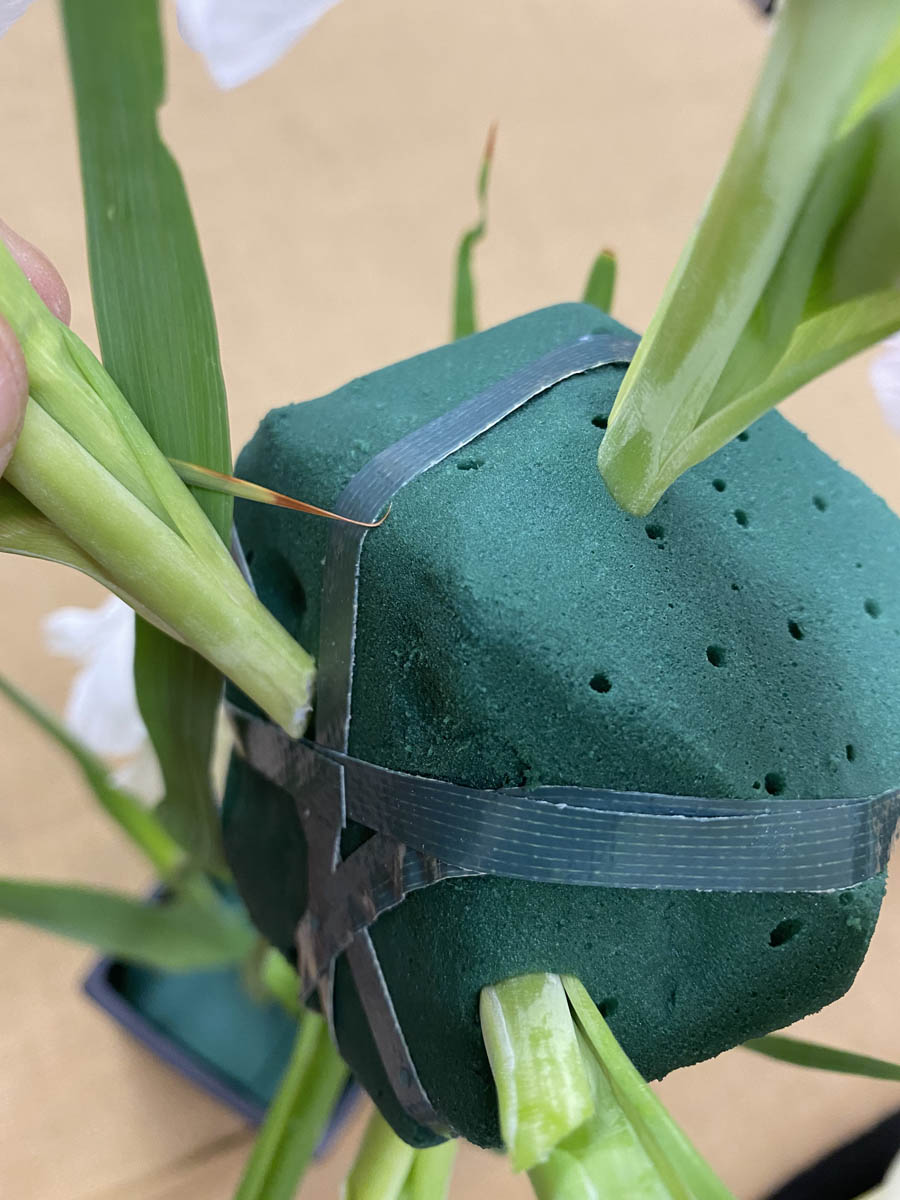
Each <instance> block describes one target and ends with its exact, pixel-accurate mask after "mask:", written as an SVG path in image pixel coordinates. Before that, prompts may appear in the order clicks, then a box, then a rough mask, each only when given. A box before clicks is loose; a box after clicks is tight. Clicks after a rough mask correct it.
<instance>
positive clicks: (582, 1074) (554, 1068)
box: [480, 975, 594, 1171]
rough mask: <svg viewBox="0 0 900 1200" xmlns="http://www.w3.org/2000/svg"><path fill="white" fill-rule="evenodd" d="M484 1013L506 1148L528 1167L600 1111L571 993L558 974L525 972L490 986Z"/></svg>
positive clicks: (517, 1166)
mask: <svg viewBox="0 0 900 1200" xmlns="http://www.w3.org/2000/svg"><path fill="white" fill-rule="evenodd" d="M480 1012H481V1032H482V1036H483V1038H484V1045H485V1049H486V1050H487V1055H488V1059H489V1061H490V1064H491V1071H492V1072H493V1075H494V1083H495V1086H496V1088H497V1104H498V1108H499V1113H500V1132H501V1134H502V1136H503V1144H504V1145H505V1146H506V1150H507V1153H508V1154H509V1156H510V1160H511V1162H512V1167H513V1170H514V1171H522V1170H528V1169H529V1168H531V1167H534V1166H536V1165H537V1164H538V1163H542V1162H544V1161H546V1159H547V1157H548V1156H549V1154H550V1152H551V1151H552V1150H553V1148H554V1147H555V1146H556V1145H558V1144H559V1142H561V1141H562V1140H563V1139H564V1138H566V1137H568V1135H569V1134H570V1133H572V1132H573V1130H575V1129H577V1128H578V1126H579V1125H581V1124H582V1123H583V1122H584V1121H586V1120H587V1119H588V1117H590V1115H591V1114H592V1112H593V1111H594V1100H593V1095H592V1092H591V1084H590V1079H589V1077H588V1074H587V1071H586V1070H585V1066H584V1062H583V1060H582V1056H581V1051H580V1049H579V1046H578V1041H577V1039H576V1036H575V1028H574V1026H573V1024H572V1020H571V1017H570V1015H569V1005H568V1001H567V1000H566V993H565V991H564V990H563V985H562V982H561V980H560V977H559V976H558V975H520V976H518V977H517V978H515V979H507V980H505V981H504V982H503V983H498V984H496V985H495V986H493V987H486V988H482V991H481V1000H480Z"/></svg>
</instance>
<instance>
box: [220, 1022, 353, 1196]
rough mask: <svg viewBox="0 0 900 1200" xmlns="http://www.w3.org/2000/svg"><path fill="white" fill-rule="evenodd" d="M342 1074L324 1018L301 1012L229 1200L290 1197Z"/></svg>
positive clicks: (318, 1136)
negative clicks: (275, 1088)
mask: <svg viewBox="0 0 900 1200" xmlns="http://www.w3.org/2000/svg"><path fill="white" fill-rule="evenodd" d="M347 1076H348V1071H347V1068H346V1066H345V1065H344V1063H343V1061H342V1059H341V1057H340V1055H339V1054H338V1052H337V1051H336V1050H335V1049H334V1047H333V1046H332V1044H331V1039H330V1038H329V1035H328V1029H327V1027H326V1025H325V1022H324V1020H323V1019H322V1018H321V1017H320V1016H318V1014H316V1013H312V1012H310V1013H306V1014H305V1015H304V1017H303V1021H302V1024H301V1025H300V1027H299V1030H298V1032H297V1039H296V1041H295V1042H294V1049H293V1051H292V1053H291V1057H290V1061H289V1062H288V1065H287V1068H286V1069H285V1073H284V1076H283V1078H282V1080H281V1083H280V1084H279V1086H278V1091H277V1092H276V1094H275V1098H274V1100H273V1101H272V1103H271V1105H270V1106H269V1111H268V1113H267V1114H266V1119H265V1121H264V1123H263V1126H262V1129H261V1130H260V1133H259V1137H258V1138H257V1139H256V1144H255V1145H254V1147H253V1152H252V1153H251V1155H250V1158H249V1160H248V1162H247V1166H246V1167H245V1169H244V1175H243V1178H242V1179H241V1182H240V1184H239V1186H238V1189H237V1191H236V1192H235V1197H234V1200H294V1196H295V1195H296V1192H297V1188H298V1187H299V1186H300V1181H301V1179H302V1178H303V1175H304V1173H305V1171H306V1168H307V1166H308V1165H309V1160H310V1159H311V1158H312V1154H313V1151H314V1150H315V1148H316V1146H317V1145H318V1144H319V1141H320V1139H321V1137H322V1134H323V1133H324V1132H325V1127H326V1126H327V1124H328V1121H329V1119H330V1117H331V1114H332V1112H333V1111H334V1106H335V1104H336V1103H337V1100H338V1097H339V1096H340V1094H341V1091H342V1089H343V1087H344V1085H345V1083H346V1082H347Z"/></svg>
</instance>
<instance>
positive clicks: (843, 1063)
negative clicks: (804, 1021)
mask: <svg viewBox="0 0 900 1200" xmlns="http://www.w3.org/2000/svg"><path fill="white" fill-rule="evenodd" d="M744 1049H745V1050H753V1051H755V1052H756V1053H757V1054H765V1055H766V1056H767V1057H769V1058H777V1059H779V1061H781V1062H786V1063H793V1064H794V1066H797V1067H811V1068H812V1069H814V1070H816V1071H838V1072H839V1073H841V1074H843V1075H864V1076H865V1077H866V1078H867V1079H889V1080H891V1081H892V1082H893V1083H900V1063H892V1062H886V1061H885V1060H884V1059H883V1058H870V1057H869V1055H868V1054H852V1053H851V1052H850V1051H849V1050H835V1049H834V1048H833V1047H831V1046H820V1045H818V1044H817V1043H816V1042H804V1041H801V1040H800V1039H799V1038H792V1037H784V1036H782V1035H781V1034H771V1035H770V1036H769V1037H762V1038H754V1039H753V1040H752V1041H750V1042H744Z"/></svg>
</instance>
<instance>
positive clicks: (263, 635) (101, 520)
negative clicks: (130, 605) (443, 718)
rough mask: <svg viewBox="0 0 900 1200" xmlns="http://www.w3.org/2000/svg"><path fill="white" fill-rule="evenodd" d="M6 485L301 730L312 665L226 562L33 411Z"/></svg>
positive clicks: (282, 720) (286, 723)
mask: <svg viewBox="0 0 900 1200" xmlns="http://www.w3.org/2000/svg"><path fill="white" fill-rule="evenodd" d="M167 469H168V465H167ZM6 477H7V479H8V480H9V482H10V483H12V485H13V486H14V487H15V488H17V489H18V490H19V491H20V492H21V493H22V494H23V495H24V496H25V497H26V498H27V499H28V500H30V501H31V503H32V504H33V505H34V506H35V507H36V508H38V509H40V511H41V512H43V513H44V514H45V516H47V517H48V518H49V519H50V520H51V521H52V522H53V523H54V524H55V525H56V526H57V527H58V528H59V529H61V530H62V531H63V533H64V534H66V535H67V536H69V537H70V538H71V539H72V541H74V542H76V543H77V544H78V545H79V546H80V547H81V548H82V549H83V550H84V551H85V552H86V553H87V554H88V555H90V557H91V558H93V559H95V560H96V562H98V563H99V564H100V566H101V568H102V569H103V570H104V571H105V572H106V573H107V574H109V575H110V576H111V577H113V578H114V579H116V581H117V582H118V583H119V585H120V586H121V587H122V588H123V589H124V590H125V591H126V592H127V593H130V594H131V595H134V596H137V597H139V598H140V600H141V603H142V604H143V606H144V607H145V608H146V609H149V610H150V611H151V612H153V613H154V614H156V615H157V616H158V617H159V618H160V620H161V621H162V622H163V623H164V624H165V625H166V626H168V627H170V628H172V629H175V630H176V631H177V632H178V634H179V636H180V637H181V638H182V639H183V640H184V641H185V642H187V644H188V645H190V646H193V647H194V648H195V649H197V650H198V651H199V652H200V653H201V654H203V656H204V657H205V658H207V659H209V661H210V662H212V663H213V664H214V665H215V666H216V667H218V668H219V670H221V671H222V673H223V674H225V675H227V676H228V678H230V679H232V680H233V681H234V682H235V683H236V684H237V685H238V687H240V688H242V689H243V690H244V691H245V692H246V693H247V694H248V695H249V696H250V697H251V699H253V700H255V701H256V703H258V704H259V705H260V707H261V708H263V709H264V710H265V711H266V712H267V713H268V714H269V715H270V716H271V717H272V718H273V719H274V720H275V721H277V722H278V723H279V724H280V725H282V726H283V727H284V728H285V729H286V730H287V731H288V732H289V733H298V732H300V731H301V730H302V728H303V726H304V725H305V722H306V718H307V715H308V712H309V706H310V701H311V690H312V670H313V668H312V660H311V659H310V658H309V656H308V655H307V654H306V652H305V651H304V650H303V649H302V648H301V647H300V646H298V645H297V643H296V642H294V641H293V639H292V638H290V637H289V635H288V634H287V633H286V632H285V630H284V629H283V628H282V627H281V626H280V625H279V624H278V622H277V621H276V620H275V619H274V618H273V617H272V616H271V615H270V614H269V612H268V611H267V610H266V609H265V608H264V607H263V606H262V605H261V604H260V603H259V601H258V600H257V599H256V598H255V597H254V595H253V593H252V592H251V591H250V589H249V587H247V585H246V583H245V582H244V580H243V579H242V578H241V575H240V573H239V571H238V569H237V567H236V566H235V565H234V564H233V563H232V562H231V561H230V559H227V558H224V559H223V560H222V561H221V562H220V563H218V564H216V565H215V566H213V565H212V564H210V563H209V562H205V561H204V560H202V559H201V558H199V557H198V555H197V554H195V553H194V552H193V551H192V550H191V548H190V547H189V546H188V545H186V543H185V542H184V540H183V539H182V538H181V537H180V536H179V534H178V533H177V532H176V531H175V530H174V529H172V528H171V527H170V526H169V525H168V524H167V523H166V522H165V521H163V520H161V519H160V518H159V517H157V516H156V515H155V514H154V513H153V512H152V511H151V510H150V509H149V508H148V507H147V506H146V505H145V504H143V503H141V501H140V500H138V499H137V498H136V497H135V496H134V495H133V494H132V493H131V492H130V491H129V489H128V488H126V487H124V486H123V485H122V484H121V483H120V482H119V480H118V479H116V478H115V476H113V475H112V474H110V472H109V471H107V470H106V469H105V468H104V467H103V466H102V465H101V464H100V463H98V462H97V460H96V459H94V458H93V457H92V456H91V455H90V454H88V452H87V451H86V450H85V449H84V448H83V447H82V446H81V444H80V443H79V442H78V441H77V440H76V439H75V438H74V437H72V436H71V435H70V434H69V433H67V431H66V430H65V429H63V427H62V426H61V425H59V424H58V423H57V422H56V421H54V420H53V418H52V417H51V416H50V415H49V414H48V413H47V412H45V410H44V409H43V408H42V407H41V406H40V405H38V404H30V405H29V406H28V411H27V414H26V418H25V425H24V428H23V430H22V436H21V437H20V439H19V443H18V446H17V447H16V452H15V454H14V455H13V458H12V461H11V462H10V464H9V467H8V468H7V474H6ZM173 478H174V475H173ZM179 486H181V485H180V484H179ZM189 499H190V497H189ZM190 503H194V502H193V500H190ZM197 512H198V513H200V510H199V508H198V509H197ZM200 515H201V517H202V513H200ZM205 519H206V518H205V517H203V520H205ZM210 531H211V533H212V534H213V536H215V534H214V531H213V530H212V527H211V526H210Z"/></svg>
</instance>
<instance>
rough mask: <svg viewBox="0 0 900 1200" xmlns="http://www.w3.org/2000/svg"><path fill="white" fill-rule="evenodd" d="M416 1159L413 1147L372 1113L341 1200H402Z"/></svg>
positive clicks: (376, 1113)
mask: <svg viewBox="0 0 900 1200" xmlns="http://www.w3.org/2000/svg"><path fill="white" fill-rule="evenodd" d="M415 1156H416V1152H415V1150H414V1149H413V1147H412V1146H408V1145H407V1144H406V1142H404V1141H403V1140H402V1139H401V1138H399V1137H397V1135H396V1133H394V1131H393V1129H391V1127H390V1125H388V1123H387V1121H386V1120H385V1119H384V1117H383V1116H382V1115H381V1113H380V1112H379V1111H378V1109H377V1108H375V1109H373V1110H372V1115H371V1116H370V1117H369V1121H368V1124H367V1125H366V1130H365V1133H364V1134H363V1139H362V1142H361V1143H360V1147H359V1150H358V1151H357V1153H356V1158H355V1159H354V1160H353V1166H352V1167H351V1168H350V1173H349V1174H348V1176H347V1179H346V1181H345V1182H344V1187H343V1191H342V1193H341V1196H342V1200H399V1197H400V1194H401V1192H402V1191H403V1187H404V1184H405V1183H406V1179H407V1176H408V1175H409V1172H410V1169H411V1168H412V1165H413V1161H414V1159H415Z"/></svg>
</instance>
